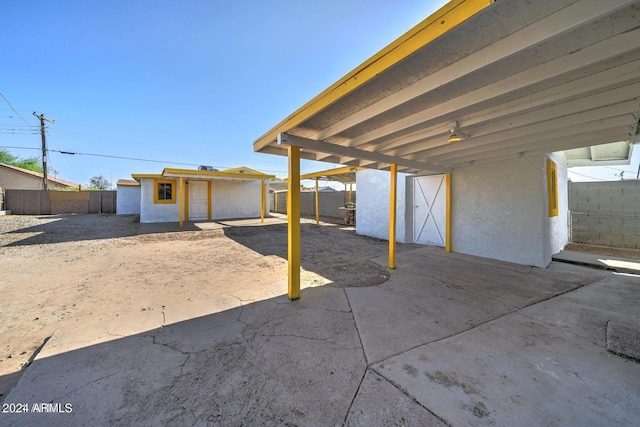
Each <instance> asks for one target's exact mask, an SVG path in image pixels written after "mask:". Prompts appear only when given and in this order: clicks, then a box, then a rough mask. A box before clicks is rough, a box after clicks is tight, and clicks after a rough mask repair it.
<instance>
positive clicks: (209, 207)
mask: <svg viewBox="0 0 640 427" xmlns="http://www.w3.org/2000/svg"><path fill="white" fill-rule="evenodd" d="M211 197H212V196H211V181H210V180H209V181H207V221H211Z"/></svg>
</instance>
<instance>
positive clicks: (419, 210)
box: [413, 175, 447, 246]
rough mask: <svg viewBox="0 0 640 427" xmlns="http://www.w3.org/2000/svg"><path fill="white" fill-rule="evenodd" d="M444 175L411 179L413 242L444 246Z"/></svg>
mask: <svg viewBox="0 0 640 427" xmlns="http://www.w3.org/2000/svg"><path fill="white" fill-rule="evenodd" d="M446 185H447V184H446V180H445V175H432V176H418V177H415V178H414V179H413V242H414V243H420V244H423V245H434V246H445V234H446V222H447V206H446V203H447V198H446V195H447V191H446Z"/></svg>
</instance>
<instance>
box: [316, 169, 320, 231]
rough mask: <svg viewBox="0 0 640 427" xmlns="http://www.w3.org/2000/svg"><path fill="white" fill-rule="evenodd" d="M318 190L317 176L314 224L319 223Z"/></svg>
mask: <svg viewBox="0 0 640 427" xmlns="http://www.w3.org/2000/svg"><path fill="white" fill-rule="evenodd" d="M318 190H319V187H318V178H316V225H320V196H319V194H318Z"/></svg>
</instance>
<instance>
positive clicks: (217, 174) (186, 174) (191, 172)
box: [131, 167, 277, 181]
mask: <svg viewBox="0 0 640 427" xmlns="http://www.w3.org/2000/svg"><path fill="white" fill-rule="evenodd" d="M240 170H242V171H243V172H240ZM131 176H132V177H133V178H134V179H135V180H136V181H138V180H140V179H142V178H154V179H159V178H178V177H183V178H201V179H205V178H209V179H215V180H240V181H253V180H272V179H273V180H275V179H277V178H276V177H275V175H267V174H264V173H262V172H259V171H256V170H255V169H250V168H244V167H243V168H234V169H229V170H226V171H208V170H195V169H174V168H165V169H163V171H162V173H161V174H132V175H131Z"/></svg>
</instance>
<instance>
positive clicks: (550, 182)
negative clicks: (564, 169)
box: [547, 159, 558, 217]
mask: <svg viewBox="0 0 640 427" xmlns="http://www.w3.org/2000/svg"><path fill="white" fill-rule="evenodd" d="M547 195H548V197H549V216H550V217H553V216H558V166H557V165H556V164H555V163H554V161H553V160H551V159H547Z"/></svg>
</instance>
